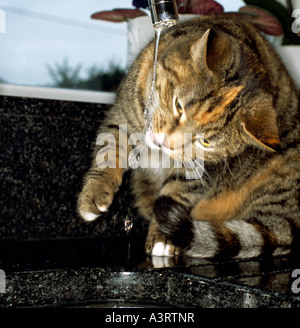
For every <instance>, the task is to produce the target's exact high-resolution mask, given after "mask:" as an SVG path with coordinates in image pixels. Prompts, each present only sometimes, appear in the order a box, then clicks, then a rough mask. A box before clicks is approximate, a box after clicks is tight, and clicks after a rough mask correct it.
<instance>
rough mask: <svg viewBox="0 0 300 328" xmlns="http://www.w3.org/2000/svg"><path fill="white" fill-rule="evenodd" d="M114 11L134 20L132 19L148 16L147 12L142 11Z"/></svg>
mask: <svg viewBox="0 0 300 328" xmlns="http://www.w3.org/2000/svg"><path fill="white" fill-rule="evenodd" d="M113 11H115V12H117V13H119V14H123V15H124V17H126V18H127V19H132V18H136V17H140V16H147V14H146V13H145V12H143V11H142V10H139V9H120V8H116V9H113Z"/></svg>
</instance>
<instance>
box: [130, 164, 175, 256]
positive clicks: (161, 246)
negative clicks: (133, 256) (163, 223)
mask: <svg viewBox="0 0 300 328" xmlns="http://www.w3.org/2000/svg"><path fill="white" fill-rule="evenodd" d="M132 185H133V188H132V191H133V194H134V196H135V207H137V208H138V211H139V213H140V214H141V215H142V216H143V217H144V218H145V219H147V220H149V221H150V224H149V229H148V235H147V239H146V244H145V251H146V253H147V254H149V255H153V256H174V255H179V254H180V252H181V249H180V248H179V247H175V246H174V245H173V243H172V242H171V240H170V239H169V238H168V237H167V235H166V234H165V233H163V232H162V231H161V230H160V229H159V225H158V223H157V221H156V219H155V214H154V211H153V209H154V204H155V201H156V200H157V198H158V197H159V193H160V189H161V187H162V185H161V180H160V179H159V177H158V176H156V175H155V174H153V172H152V171H148V170H139V169H138V170H135V171H133V177H132Z"/></svg>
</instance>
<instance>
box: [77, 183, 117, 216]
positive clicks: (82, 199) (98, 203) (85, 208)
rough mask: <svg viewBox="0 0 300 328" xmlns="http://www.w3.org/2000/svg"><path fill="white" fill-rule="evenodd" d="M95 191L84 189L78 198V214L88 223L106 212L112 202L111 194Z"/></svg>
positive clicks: (93, 189)
mask: <svg viewBox="0 0 300 328" xmlns="http://www.w3.org/2000/svg"><path fill="white" fill-rule="evenodd" d="M95 189H96V188H84V189H83V190H82V192H81V194H80V195H79V197H78V203H77V206H78V212H79V214H80V216H81V217H82V218H83V219H84V220H85V221H88V222H90V221H94V220H96V219H97V218H98V217H99V216H100V215H101V214H102V213H104V212H107V211H108V208H109V206H110V204H111V202H112V200H113V195H112V194H111V193H109V192H105V191H104V190H95ZM103 189H104V188H103Z"/></svg>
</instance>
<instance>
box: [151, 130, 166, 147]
mask: <svg viewBox="0 0 300 328" xmlns="http://www.w3.org/2000/svg"><path fill="white" fill-rule="evenodd" d="M153 136H154V140H155V141H154V142H155V144H156V145H157V146H159V147H162V146H163V147H165V148H170V141H169V136H168V134H167V133H153Z"/></svg>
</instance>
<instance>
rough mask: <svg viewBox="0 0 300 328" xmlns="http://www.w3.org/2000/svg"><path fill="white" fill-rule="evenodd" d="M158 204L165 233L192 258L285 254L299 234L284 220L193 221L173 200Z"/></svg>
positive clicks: (294, 227) (158, 213)
mask: <svg viewBox="0 0 300 328" xmlns="http://www.w3.org/2000/svg"><path fill="white" fill-rule="evenodd" d="M155 205H156V206H154V211H155V212H156V213H155V214H156V219H157V222H158V223H159V225H160V229H161V231H162V232H164V233H165V234H166V235H168V236H169V238H170V239H171V241H172V242H173V243H174V245H176V246H180V247H182V248H183V252H184V254H185V255H187V256H191V257H201V258H215V257H222V258H224V257H228V258H244V259H245V258H255V257H258V256H262V255H272V256H279V255H285V254H288V253H289V252H290V250H291V246H292V244H293V243H294V241H295V240H296V239H297V238H296V235H297V234H299V230H298V229H297V227H296V226H295V225H294V224H293V223H292V222H290V221H288V220H286V219H284V218H281V217H272V218H270V217H268V218H259V217H258V218H248V219H240V220H238V219H236V220H228V221H213V220H210V221H197V220H193V219H192V218H191V216H190V211H189V209H187V208H186V207H185V206H183V205H182V204H180V203H178V202H176V201H174V200H173V199H172V198H170V197H165V196H163V197H159V198H158V200H157V201H156V204H155ZM155 209H157V210H155Z"/></svg>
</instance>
